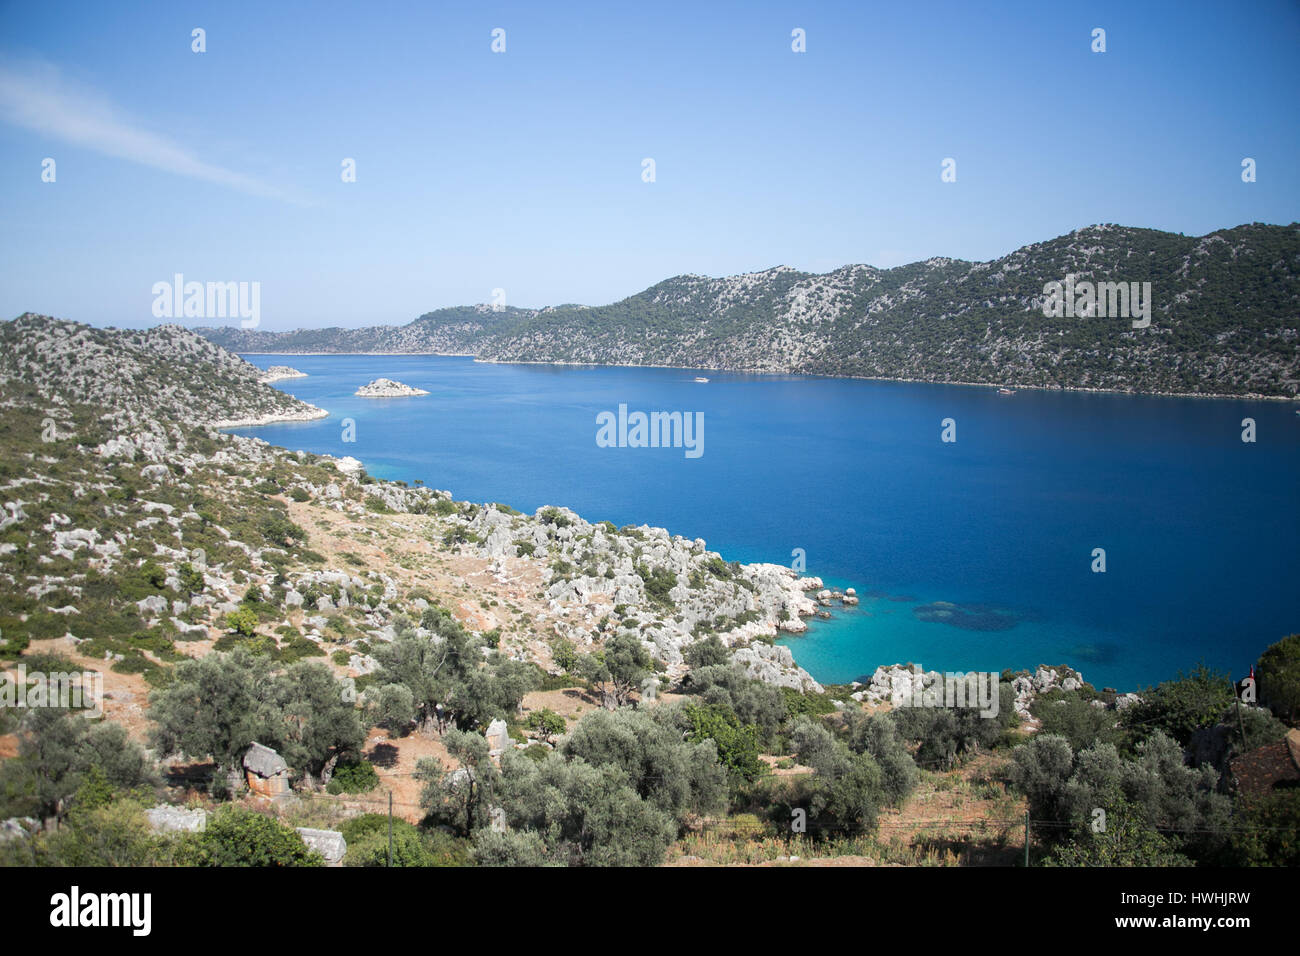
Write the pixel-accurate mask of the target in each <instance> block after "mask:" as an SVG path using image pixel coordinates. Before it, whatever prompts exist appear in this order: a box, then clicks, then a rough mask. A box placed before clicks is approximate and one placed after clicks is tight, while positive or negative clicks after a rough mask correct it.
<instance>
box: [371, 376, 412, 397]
mask: <svg viewBox="0 0 1300 956" xmlns="http://www.w3.org/2000/svg"><path fill="white" fill-rule="evenodd" d="M356 394H357V395H359V396H361V397H362V398H404V397H406V396H408V395H428V394H429V393H428V392H426V391H425V390H424V389H422V388H412V387H411V386H410V385H404V384H402V383H401V382H395V381H393V380H392V379H391V378H377V379H375V380H374V381H373V382H371V383H370V384H369V385H362V386H361V387H360V388H359V389H357V390H356Z"/></svg>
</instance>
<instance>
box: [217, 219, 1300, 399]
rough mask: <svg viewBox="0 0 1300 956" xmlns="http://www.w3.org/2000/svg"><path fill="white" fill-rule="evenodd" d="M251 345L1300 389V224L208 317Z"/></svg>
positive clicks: (1241, 391) (1092, 230)
mask: <svg viewBox="0 0 1300 956" xmlns="http://www.w3.org/2000/svg"><path fill="white" fill-rule="evenodd" d="M1067 276H1073V277H1074V278H1075V280H1076V281H1077V282H1080V283H1081V282H1084V281H1087V282H1093V283H1101V282H1125V283H1134V282H1136V283H1146V282H1149V283H1150V284H1151V286H1150V289H1151V306H1152V309H1151V316H1150V318H1151V323H1150V326H1149V327H1147V328H1139V329H1135V328H1133V326H1132V322H1131V321H1130V319H1129V318H1128V317H1126V316H1116V317H1109V318H1080V317H1074V316H1069V315H1065V316H1062V317H1059V318H1051V317H1047V316H1045V315H1044V314H1043V308H1042V306H1043V301H1044V298H1045V296H1044V286H1045V285H1046V284H1047V283H1049V282H1064V281H1065V279H1066V277H1067ZM196 331H198V332H199V334H201V335H204V336H206V337H207V338H209V339H211V340H212V341H213V342H216V343H218V344H220V345H222V346H224V347H225V348H228V349H230V350H232V351H239V352H259V351H260V352H439V353H455V354H467V355H474V356H476V357H477V358H479V359H481V360H484V361H496V362H558V363H582V364H596V365H662V366H673V367H684V368H709V369H725V370H732V371H751V372H776V373H802V374H815V375H834V376H860V377H868V378H888V379H910V380H918V381H926V382H968V383H982V384H1013V385H1019V386H1027V387H1028V386H1032V387H1048V388H1053V387H1054V388H1094V389H1108V390H1117V391H1137V392H1153V393H1155V392H1166V393H1176V394H1220V395H1265V396H1270V397H1294V396H1295V395H1296V393H1297V388H1300V364H1298V358H1297V341H1300V226H1297V224H1295V223H1293V224H1291V225H1289V226H1274V225H1263V224H1251V225H1243V226H1237V227H1236V228H1233V229H1224V230H1219V231H1216V232H1213V233H1210V234H1208V235H1206V236H1201V237H1190V236H1183V235H1179V234H1174V233H1168V232H1161V231H1158V230H1154V229H1137V228H1130V227H1124V226H1117V225H1097V226H1090V227H1088V228H1086V229H1080V230H1077V231H1075V232H1073V233H1070V234H1069V235H1066V236H1061V237H1059V238H1056V239H1052V240H1049V241H1046V242H1042V243H1036V244H1034V245H1030V246H1025V247H1023V248H1021V249H1017V250H1016V251H1015V252H1012V253H1010V254H1009V255H1006V256H1003V257H1002V258H1000V259H995V260H993V261H991V262H966V261H963V260H958V259H943V258H936V259H928V260H926V261H924V262H916V263H912V264H910V265H905V266H899V267H897V268H893V269H877V268H874V267H872V266H866V265H848V266H844V267H842V268H840V269H837V270H835V271H834V272H830V273H826V274H824V275H814V274H811V273H806V272H799V271H797V270H794V269H791V268H788V267H785V266H779V267H776V268H773V269H769V270H767V271H765V272H757V273H750V274H746V275H740V276H731V277H726V278H716V279H715V278H708V277H705V276H695V275H685V276H676V277H674V278H671V279H667V280H665V281H663V282H660V283H659V284H657V285H655V286H652V287H651V288H649V289H646V290H645V291H643V292H640V293H638V294H636V295H633V296H631V297H629V298H626V299H623V300H622V301H620V302H615V303H613V304H611V305H604V306H594V307H584V306H575V305H563V306H557V307H554V308H546V309H518V308H509V309H505V310H503V311H500V312H494V311H493V310H492V309H491V308H490V307H488V306H467V307H459V308H452V309H440V310H438V311H435V312H429V313H426V314H425V315H422V316H420V317H419V318H417V319H415V320H414V321H412V322H410V323H409V324H407V325H404V326H379V327H372V328H363V329H337V328H332V329H318V330H298V331H295V332H287V333H274V332H264V331H256V330H244V329H237V328H203V329H198V330H196Z"/></svg>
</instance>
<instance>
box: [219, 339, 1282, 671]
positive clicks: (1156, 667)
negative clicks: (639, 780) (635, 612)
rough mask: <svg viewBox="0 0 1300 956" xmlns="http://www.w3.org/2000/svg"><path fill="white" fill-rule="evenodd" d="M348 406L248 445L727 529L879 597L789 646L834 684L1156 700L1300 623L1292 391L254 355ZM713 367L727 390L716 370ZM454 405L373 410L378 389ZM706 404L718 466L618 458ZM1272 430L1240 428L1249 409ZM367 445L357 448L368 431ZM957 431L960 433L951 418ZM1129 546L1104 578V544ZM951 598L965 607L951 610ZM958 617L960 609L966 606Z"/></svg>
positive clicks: (653, 454)
mask: <svg viewBox="0 0 1300 956" xmlns="http://www.w3.org/2000/svg"><path fill="white" fill-rule="evenodd" d="M245 357H246V358H248V359H249V360H250V361H252V362H253V363H254V364H256V365H258V366H259V367H262V368H266V367H269V366H270V365H291V366H293V367H295V368H298V369H300V370H302V371H304V372H306V373H308V377H307V378H303V379H293V380H286V381H282V382H279V383H277V384H276V387H278V388H281V389H283V390H284V391H286V392H289V393H291V394H293V395H296V396H297V397H298V398H301V399H303V400H304V401H308V402H311V403H312V404H315V405H318V406H320V407H322V408H325V409H328V410H329V412H330V416H329V417H328V418H326V419H321V420H318V421H315V422H307V423H294V424H280V425H268V426H262V427H258V428H245V429H235V430H234V431H236V432H238V433H240V434H247V435H255V436H257V437H260V438H263V439H265V440H266V441H269V442H271V443H273V444H276V445H283V446H285V447H288V448H293V449H304V450H307V451H311V452H315V453H322V454H331V455H337V456H343V455H351V456H353V457H356V458H359V459H360V460H361V461H362V462H364V464H365V466H366V469H367V471H368V472H369V473H370V474H372V475H375V476H376V477H380V478H387V479H401V480H405V481H407V482H411V483H413V482H414V481H415V480H417V479H419V480H422V481H424V482H425V483H426V484H428V485H430V486H433V487H436V488H446V489H449V490H450V491H452V492H453V494H454V495H455V496H456V497H457V498H458V499H469V500H473V501H478V502H485V501H501V502H504V503H506V504H509V505H511V506H513V507H516V508H519V509H521V510H527V511H533V510H535V509H536V508H539V507H541V506H543V505H563V506H566V507H569V508H572V509H573V510H574V511H576V512H577V513H579V514H580V515H582V516H583V517H584V518H586V519H587V520H589V521H599V520H609V521H613V522H614V523H615V524H617V525H624V524H650V525H658V526H662V527H666V528H668V529H669V530H670V531H671V532H673V533H675V534H682V535H685V536H687V537H691V538H694V537H702V538H705V539H706V540H707V541H708V544H709V547H710V548H711V549H713V550H716V551H719V552H721V553H722V555H723V556H724V557H725V558H727V559H728V560H739V561H745V562H748V561H771V562H774V563H780V564H787V565H789V564H791V563H792V562H793V561H795V560H796V557H797V555H798V551H797V550H796V549H799V550H801V551H802V553H803V555H804V560H805V562H806V573H807V574H812V575H817V576H819V577H821V578H823V579H824V580H825V581H826V583H827V585H828V586H840V587H845V586H849V587H854V588H856V589H857V591H858V593H859V594H860V595H861V596H862V603H861V605H860V606H859V607H858V608H856V609H844V610H837V611H836V612H835V618H834V619H833V620H831V621H816V622H813V623H812V624H811V627H810V630H809V632H808V634H806V635H802V636H795V637H790V638H786V639H783V640H782V641H781V643H784V644H787V645H789V646H790V647H791V649H792V650H793V651H794V654H795V658H796V660H797V661H798V662H799V663H800V664H801V665H802V666H803V667H805V668H806V669H807V670H809V671H810V672H811V673H812V674H813V675H814V676H815V677H817V678H818V679H819V680H821V681H823V682H844V681H849V680H853V679H859V678H861V677H863V676H864V675H869V674H870V673H871V671H872V670H874V669H875V667H876V666H878V665H881V664H891V663H896V662H897V663H903V662H909V661H910V662H913V663H917V664H921V665H923V666H924V667H926V668H932V669H938V670H968V669H978V670H1002V669H1004V668H1014V669H1019V668H1022V667H1028V668H1032V667H1034V666H1036V665H1038V664H1042V663H1050V664H1069V665H1071V666H1073V667H1076V668H1078V669H1079V670H1081V671H1082V672H1083V673H1084V676H1085V677H1086V678H1087V679H1088V680H1089V681H1091V682H1092V683H1094V684H1095V685H1096V686H1098V687H1101V686H1112V687H1117V688H1120V689H1124V690H1129V689H1137V688H1139V687H1141V686H1143V685H1146V684H1150V683H1152V682H1156V681H1159V680H1162V679H1165V678H1169V677H1173V676H1174V675H1175V674H1176V673H1177V672H1178V671H1179V670H1187V669H1188V668H1190V667H1192V666H1194V665H1195V664H1197V663H1198V662H1200V661H1204V662H1205V663H1207V664H1210V665H1212V666H1216V667H1220V668H1223V669H1226V670H1229V671H1230V672H1231V673H1232V674H1234V675H1235V676H1237V677H1240V676H1242V675H1244V674H1245V672H1246V670H1247V669H1248V668H1249V666H1250V665H1251V664H1252V663H1253V662H1254V661H1255V660H1256V658H1257V657H1258V656H1259V653H1260V651H1262V650H1263V649H1264V648H1265V647H1266V646H1268V645H1269V644H1271V643H1272V642H1274V641H1276V640H1278V639H1279V638H1281V637H1283V636H1285V635H1286V634H1289V633H1293V632H1295V631H1300V602H1298V601H1297V596H1296V595H1297V594H1298V593H1300V590H1298V589H1297V588H1296V581H1297V572H1300V556H1298V555H1297V547H1296V544H1297V539H1298V538H1300V534H1298V533H1300V494H1297V491H1298V490H1300V485H1298V483H1297V476H1300V416H1297V415H1296V414H1295V410H1294V408H1295V406H1294V405H1293V404H1291V403H1282V402H1270V401H1240V400H1226V399H1224V400H1219V399H1199V398H1170V397H1160V396H1135V395H1116V394H1101V393H1087V392H1066V391H1040V390H1018V391H1017V392H1016V394H1015V395H1011V396H1004V395H999V394H998V393H997V390H996V389H991V388H984V387H968V386H947V385H927V384H916V383H904V382H876V381H861V380H849V379H828V378H810V377H799V376H756V375H742V374H730V373H722V372H704V373H701V372H696V371H692V370H682V369H655V368H612V367H577V366H548V365H496V364H489V363H479V362H475V361H473V360H472V359H469V358H459V357H445V356H407V355H403V356H377V355H318V356H304V355H249V356H245ZM697 375H707V376H708V378H709V379H710V381H709V382H707V383H698V382H695V381H694V378H695V377H696V376H697ZM380 377H387V378H393V379H397V380H398V381H401V382H404V383H406V384H408V385H412V386H415V387H417V388H423V389H427V390H428V391H429V393H430V394H429V395H427V396H422V397H416V398H400V399H366V398H358V397H356V396H354V395H353V394H352V393H353V392H355V391H356V389H357V388H358V387H360V386H361V385H364V384H366V383H367V382H370V381H371V380H373V379H375V378H380ZM620 404H624V405H626V406H627V408H628V410H629V411H638V410H640V411H645V412H651V411H679V412H683V413H696V412H699V413H702V414H703V422H704V429H703V454H702V455H700V456H699V457H688V456H687V454H686V450H685V449H683V448H627V447H624V448H609V447H600V446H598V444H597V442H596V434H597V421H596V416H597V415H598V414H599V413H601V412H606V411H608V412H613V413H615V414H617V412H618V407H619V405H620ZM1247 417H1250V418H1253V419H1254V420H1255V422H1256V433H1257V440H1256V441H1255V442H1253V443H1247V442H1243V441H1242V440H1241V433H1242V420H1243V419H1244V418H1247ZM345 419H351V420H352V421H353V422H354V425H355V429H354V430H355V441H352V442H347V441H344V440H343V439H344V436H345V431H344V427H343V425H344V420H345ZM944 419H952V420H953V421H954V422H955V431H956V441H955V442H951V443H945V442H943V441H941V430H942V422H943V420H944ZM1097 548H1102V549H1104V550H1105V557H1106V570H1105V572H1104V573H1096V572H1094V571H1093V570H1092V567H1093V564H1094V557H1093V553H1094V549H1097ZM939 602H946V603H939ZM949 605H951V606H949Z"/></svg>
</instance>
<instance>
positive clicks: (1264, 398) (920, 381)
mask: <svg viewBox="0 0 1300 956" xmlns="http://www.w3.org/2000/svg"><path fill="white" fill-rule="evenodd" d="M235 354H236V355H309V356H328V355H368V356H388V357H396V356H403V355H436V356H439V357H441V358H468V359H473V360H474V361H475V362H478V363H480V364H483V365H553V366H561V367H567V368H658V369H679V370H681V371H683V372H725V373H728V374H732V375H761V376H772V377H776V376H794V377H798V378H826V379H833V380H837V381H840V380H842V381H858V382H906V383H910V384H915V385H957V386H961V387H964V388H1011V389H1015V390H1017V391H1019V390H1024V391H1037V392H1084V393H1088V392H1091V393H1094V394H1098V395H1129V396H1150V397H1154V398H1211V399H1214V398H1217V399H1233V400H1236V401H1247V402H1296V403H1300V392H1297V393H1296V394H1294V395H1263V394H1260V393H1256V392H1247V393H1245V394H1233V393H1227V392H1148V391H1143V390H1140V389H1123V388H1094V387H1091V386H1087V385H1025V384H1021V383H1019V382H1014V381H1010V382H965V381H950V380H946V379H929V378H904V377H901V376H881V375H828V374H826V373H822V372H798V371H771V370H758V369H744V368H719V367H717V366H711V365H658V364H654V363H649V362H635V363H632V362H565V361H559V360H551V361H532V360H529V359H493V358H480V357H479V356H478V355H476V354H474V353H473V352H434V351H411V352H297V351H277V352H236V353H235Z"/></svg>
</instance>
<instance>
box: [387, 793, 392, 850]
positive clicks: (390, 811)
mask: <svg viewBox="0 0 1300 956" xmlns="http://www.w3.org/2000/svg"><path fill="white" fill-rule="evenodd" d="M388 865H389V866H392V865H393V791H391V790H389V791H388Z"/></svg>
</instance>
